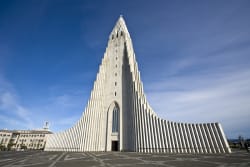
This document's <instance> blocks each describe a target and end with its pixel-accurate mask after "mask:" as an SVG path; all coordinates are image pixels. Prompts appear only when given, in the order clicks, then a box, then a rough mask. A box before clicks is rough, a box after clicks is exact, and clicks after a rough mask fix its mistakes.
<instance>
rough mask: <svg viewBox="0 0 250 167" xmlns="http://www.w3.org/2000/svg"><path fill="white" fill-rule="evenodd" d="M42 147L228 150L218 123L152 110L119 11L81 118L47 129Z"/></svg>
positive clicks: (75, 149)
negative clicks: (175, 119) (183, 120)
mask: <svg viewBox="0 0 250 167" xmlns="http://www.w3.org/2000/svg"><path fill="white" fill-rule="evenodd" d="M45 151H135V152H145V153H152V152H164V153H226V152H227V153H228V152H231V151H230V148H229V145H228V143H227V140H226V137H225V134H224V132H223V130H222V127H221V125H220V124H219V123H203V124H190V123H179V122H172V121H168V120H164V119H161V118H159V117H158V116H157V115H156V113H155V112H154V111H153V109H152V108H151V107H150V105H149V103H148V102H147V99H146V96H145V94H144V91H143V84H142V82H141V79H140V72H139V70H138V65H137V62H136V59H135V53H134V50H133V45H132V40H131V38H130V35H129V32H128V30H127V27H126V24H125V21H124V19H123V17H122V16H120V18H119V19H118V21H117V23H116V25H115V27H114V28H113V30H112V32H111V34H110V36H109V41H108V46H107V48H106V51H105V53H104V57H103V59H102V63H101V65H100V67H99V72H98V73H97V77H96V81H95V82H94V86H93V90H92V91H91V95H90V99H89V101H88V104H87V106H86V108H85V111H84V112H83V115H82V117H81V118H80V119H79V121H78V122H77V123H76V124H75V125H74V126H73V127H72V128H70V129H68V130H66V131H64V132H60V133H57V134H51V135H50V136H49V137H48V140H47V144H46V147H45Z"/></svg>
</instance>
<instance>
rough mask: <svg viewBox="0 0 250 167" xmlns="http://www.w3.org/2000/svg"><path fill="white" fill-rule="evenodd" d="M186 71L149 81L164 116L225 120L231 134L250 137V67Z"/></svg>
mask: <svg viewBox="0 0 250 167" xmlns="http://www.w3.org/2000/svg"><path fill="white" fill-rule="evenodd" d="M215 71H216V69H215V70H210V73H208V75H201V74H197V75H185V76H175V77H171V78H167V79H165V80H162V81H160V82H159V81H157V83H152V84H150V85H149V86H148V88H147V85H146V88H147V89H148V91H147V90H146V93H147V95H148V96H147V97H148V99H149V102H150V104H152V107H153V109H154V110H155V111H156V112H157V114H158V115H159V116H160V117H164V118H166V119H169V120H174V121H184V122H214V121H216V122H221V123H222V125H223V127H224V129H225V131H226V133H227V134H228V136H230V137H237V135H239V134H237V133H241V134H242V135H245V136H248V137H250V134H249V130H248V129H247V128H248V127H250V123H249V120H248V119H249V118H250V86H249V85H250V70H246V69H239V70H238V71H235V72H230V73H229V72H225V71H222V72H219V71H218V72H215Z"/></svg>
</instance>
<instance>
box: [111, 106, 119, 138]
mask: <svg viewBox="0 0 250 167" xmlns="http://www.w3.org/2000/svg"><path fill="white" fill-rule="evenodd" d="M118 128H119V109H118V107H117V106H115V107H114V109H113V121H112V133H115V132H118Z"/></svg>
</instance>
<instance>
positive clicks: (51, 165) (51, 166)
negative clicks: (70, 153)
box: [49, 152, 66, 167]
mask: <svg viewBox="0 0 250 167" xmlns="http://www.w3.org/2000/svg"><path fill="white" fill-rule="evenodd" d="M65 154H66V152H63V153H62V154H61V155H60V156H59V157H58V158H57V159H56V160H55V161H54V162H53V163H52V164H50V166H49V167H53V166H54V165H55V164H56V163H57V162H58V161H59V160H60V159H61V158H62V157H63V156H64V155H65Z"/></svg>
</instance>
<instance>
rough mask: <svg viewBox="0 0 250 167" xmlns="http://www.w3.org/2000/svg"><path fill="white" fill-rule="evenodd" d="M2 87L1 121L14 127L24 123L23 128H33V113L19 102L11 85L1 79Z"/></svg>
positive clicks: (0, 95)
mask: <svg viewBox="0 0 250 167" xmlns="http://www.w3.org/2000/svg"><path fill="white" fill-rule="evenodd" d="M0 85H1V88H0V120H1V121H3V122H5V123H6V124H9V125H11V126H13V127H16V125H17V124H18V125H20V124H21V123H20V122H22V126H21V127H22V128H30V129H31V128H33V127H34V123H33V121H32V120H31V118H30V114H31V113H30V111H29V110H28V109H27V108H26V107H24V106H22V105H21V104H20V102H19V101H18V100H17V95H16V94H15V92H14V91H13V89H12V88H11V84H10V83H8V82H7V81H6V80H4V78H3V77H0ZM7 116H8V117H7Z"/></svg>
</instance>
